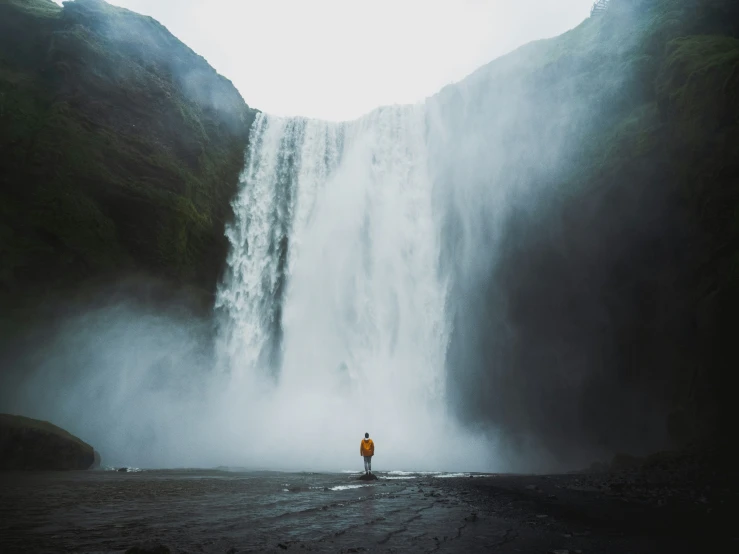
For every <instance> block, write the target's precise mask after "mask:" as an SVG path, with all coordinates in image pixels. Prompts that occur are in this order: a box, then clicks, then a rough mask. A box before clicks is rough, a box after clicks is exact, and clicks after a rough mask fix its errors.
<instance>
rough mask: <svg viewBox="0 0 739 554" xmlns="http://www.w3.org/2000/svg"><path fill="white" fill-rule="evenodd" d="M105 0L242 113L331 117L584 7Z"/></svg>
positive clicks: (481, 57)
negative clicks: (187, 58) (230, 96)
mask: <svg viewBox="0 0 739 554" xmlns="http://www.w3.org/2000/svg"><path fill="white" fill-rule="evenodd" d="M58 1H59V3H61V0H58ZM109 1H110V3H111V4H116V5H118V6H123V7H125V8H128V9H130V10H133V11H136V12H139V13H143V14H146V15H150V16H152V17H154V18H155V19H157V20H158V21H159V22H161V23H162V24H163V25H165V26H166V27H167V28H168V29H169V30H170V31H171V32H172V33H173V34H174V35H176V36H177V37H178V38H179V39H180V40H182V41H183V42H184V43H185V44H187V45H188V46H190V47H191V48H192V49H193V50H195V52H197V53H198V54H201V55H202V56H203V57H205V58H206V59H207V60H208V62H209V63H210V64H211V65H212V66H213V67H215V68H216V69H217V70H218V72H219V73H221V74H223V75H225V76H226V77H228V78H229V79H231V81H233V83H234V84H235V85H236V87H237V88H238V89H239V91H240V92H241V95H242V96H243V97H244V99H245V100H246V102H247V103H248V104H249V105H250V106H252V107H255V108H259V109H260V110H263V111H266V112H269V113H273V114H280V115H306V116H310V117H318V118H323V119H332V120H341V119H351V118H355V117H358V116H360V115H362V114H363V113H366V112H368V111H369V110H371V109H372V108H375V107H377V106H379V105H384V104H400V103H409V102H415V101H418V100H422V99H423V98H425V97H426V96H429V95H431V94H433V93H435V92H436V91H438V90H439V89H440V88H441V87H443V86H444V85H445V84H447V83H450V82H453V81H458V80H460V79H461V78H463V77H464V76H465V75H467V74H469V73H470V72H472V71H473V70H474V69H476V68H477V67H479V66H480V65H482V64H484V63H486V62H488V61H490V60H492V59H494V58H496V57H498V56H500V55H502V54H505V53H506V52H509V51H510V50H512V49H514V48H515V47H517V46H520V45H522V44H525V43H526V42H529V41H531V40H535V39H538V38H545V37H550V36H555V35H558V34H560V33H562V32H564V31H566V30H568V29H571V28H572V27H574V26H576V25H577V24H578V23H580V22H581V21H582V20H583V19H585V18H586V17H587V16H588V15H589V9H590V6H591V4H592V2H593V0H371V1H370V0H109Z"/></svg>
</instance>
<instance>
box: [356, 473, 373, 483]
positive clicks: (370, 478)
mask: <svg viewBox="0 0 739 554" xmlns="http://www.w3.org/2000/svg"><path fill="white" fill-rule="evenodd" d="M357 480H358V481H377V475H375V474H374V473H365V474H363V475H360V476H359V477H357Z"/></svg>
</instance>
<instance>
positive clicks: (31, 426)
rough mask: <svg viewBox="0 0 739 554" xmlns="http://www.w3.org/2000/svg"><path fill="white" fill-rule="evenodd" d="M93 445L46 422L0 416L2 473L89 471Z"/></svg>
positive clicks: (5, 415) (0, 461) (0, 465)
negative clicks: (9, 471) (12, 471)
mask: <svg viewBox="0 0 739 554" xmlns="http://www.w3.org/2000/svg"><path fill="white" fill-rule="evenodd" d="M94 462H95V451H94V450H93V448H92V446H90V445H89V444H87V443H86V442H84V441H82V440H81V439H79V438H77V437H75V436H74V435H72V434H70V433H68V432H67V431H65V430H64V429H61V428H60V427H57V426H56V425H52V424H51V423H49V422H47V421H41V420H38V419H31V418H28V417H23V416H15V415H9V414H0V470H68V469H89V468H90V467H92V466H93V464H94Z"/></svg>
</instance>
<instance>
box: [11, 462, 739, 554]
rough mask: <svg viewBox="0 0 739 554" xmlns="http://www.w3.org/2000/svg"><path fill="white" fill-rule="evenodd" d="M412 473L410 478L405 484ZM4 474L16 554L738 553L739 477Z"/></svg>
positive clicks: (705, 472)
mask: <svg viewBox="0 0 739 554" xmlns="http://www.w3.org/2000/svg"><path fill="white" fill-rule="evenodd" d="M396 473H398V472H396ZM378 475H379V479H378V480H377V481H373V482H371V483H364V482H360V481H359V480H358V479H357V476H356V475H353V476H348V475H346V474H344V475H342V474H311V473H303V474H280V473H275V472H270V473H263V474H255V473H232V472H224V471H213V470H211V471H200V470H198V471H183V470H180V471H152V472H146V471H144V472H138V471H133V472H126V473H121V472H118V471H110V472H105V471H96V472H71V473H70V472H67V473H64V474H59V473H38V474H34V473H24V474H22V475H21V474H17V473H6V474H4V475H3V474H0V522H2V523H0V550H1V551H2V552H67V551H70V552H71V551H74V552H120V553H123V552H128V553H131V554H133V553H139V554H141V553H160V554H166V553H168V552H172V553H175V552H214V553H215V552H219V553H231V554H233V553H236V552H285V551H293V552H305V551H311V552H503V553H508V552H510V553H513V552H532V553H542V554H547V553H552V554H577V553H585V554H590V553H596V552H599V553H600V552H602V553H626V552H630V553H645V554H646V553H654V552H666V553H674V552H709V551H710V552H730V551H735V550H736V549H737V547H738V546H739V532H737V530H736V526H734V525H732V519H731V515H732V513H733V511H734V510H733V506H735V503H736V500H737V498H736V490H737V489H736V486H735V485H736V475H735V473H734V474H732V473H731V472H724V471H712V470H709V469H707V468H706V467H705V466H704V465H702V464H700V463H698V462H697V461H695V460H693V461H690V460H687V461H686V460H682V461H681V462H680V463H678V464H675V463H673V464H672V465H670V464H666V463H663V464H661V465H653V466H650V467H647V468H645V467H643V466H642V467H639V468H633V469H631V470H628V471H620V472H613V473H605V472H604V473H580V474H569V475H538V476H532V475H484V476H482V475H472V476H469V475H467V476H464V477H453V476H448V475H447V476H443V477H446V478H442V476H440V475H427V474H426V475H424V474H406V473H403V474H401V475H397V474H392V473H388V474H384V473H382V472H380V473H379V474H378Z"/></svg>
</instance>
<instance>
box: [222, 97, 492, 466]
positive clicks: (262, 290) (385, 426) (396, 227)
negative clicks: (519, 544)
mask: <svg viewBox="0 0 739 554" xmlns="http://www.w3.org/2000/svg"><path fill="white" fill-rule="evenodd" d="M428 163H429V160H428V156H427V147H426V110H425V107H424V106H422V105H416V106H396V107H385V108H380V109H378V110H375V111H374V112H372V113H370V114H369V115H367V116H365V117H363V118H361V119H359V120H357V121H354V122H350V123H340V124H338V123H328V122H322V121H315V120H308V119H285V118H278V117H272V116H269V115H265V114H261V115H260V116H259V117H258V118H257V121H256V122H255V124H254V127H253V130H252V137H251V146H250V150H249V153H248V156H247V167H246V169H245V172H244V176H243V181H242V190H241V192H240V194H239V196H238V198H237V199H236V200H235V202H234V210H235V221H234V223H233V224H232V225H231V226H230V227H229V229H228V231H227V233H228V238H229V240H230V241H231V253H230V256H229V259H228V268H229V269H228V273H227V275H226V278H225V279H224V282H223V284H222V286H221V288H220V291H219V294H218V298H217V308H218V309H219V311H220V312H221V315H222V329H221V330H222V332H221V352H222V353H223V354H224V355H225V361H226V363H227V364H228V367H229V369H230V373H231V379H232V382H231V385H230V390H231V393H232V394H233V395H234V400H233V401H235V402H236V401H241V402H248V403H249V404H250V405H251V406H252V410H251V411H250V413H252V414H254V413H259V414H260V422H259V424H258V427H259V429H260V430H259V431H258V430H257V429H255V428H254V422H253V421H252V422H250V423H247V424H246V426H247V427H248V426H250V425H251V426H252V430H251V432H247V434H249V436H250V437H251V440H250V441H249V442H250V445H251V450H250V454H252V455H253V456H254V459H260V458H259V455H258V454H256V453H257V452H260V453H261V454H262V455H265V456H268V455H270V454H272V455H273V454H274V453H275V452H276V451H282V450H283V448H284V446H281V441H284V442H287V443H289V444H291V445H295V444H296V443H297V444H300V445H301V446H300V447H299V448H298V450H300V451H301V452H303V453H304V454H303V455H302V456H303V457H304V458H306V459H307V462H308V463H310V462H311V461H312V462H313V463H314V465H326V464H331V465H333V464H334V463H350V461H351V459H352V458H351V457H350V454H349V453H350V451H351V450H352V447H353V445H354V443H355V442H357V441H358V440H359V437H361V436H362V434H363V433H364V432H365V431H369V432H370V433H372V435H373V436H374V437H375V438H376V440H377V442H378V445H380V446H379V448H378V455H379V450H382V451H383V453H384V457H385V460H386V461H388V462H389V461H391V460H392V461H394V463H396V464H404V465H411V464H412V465H413V467H414V468H415V469H420V468H425V469H459V468H460V466H461V465H464V468H465V469H470V467H469V464H470V457H469V454H470V448H474V449H476V450H478V449H479V450H480V451H479V452H477V455H476V456H475V458H476V459H478V460H480V459H481V457H482V456H481V452H482V449H483V446H482V445H478V444H472V439H471V438H469V437H466V435H464V434H463V433H461V432H460V431H459V430H458V429H455V428H454V425H453V424H452V422H451V421H450V420H449V418H447V416H446V402H445V397H444V396H445V392H444V391H445V380H446V377H445V351H446V345H447V336H448V331H449V329H448V323H447V322H448V321H449V318H448V316H447V314H446V313H445V302H446V295H447V284H446V282H445V278H444V276H443V274H442V272H441V271H440V263H439V262H440V260H439V255H440V225H439V224H438V221H437V220H438V219H439V218H438V217H437V215H436V214H435V213H434V206H433V201H432V197H433V196H432V187H433V185H432V180H431V179H430V177H429V172H428ZM236 398H239V399H240V400H236ZM256 406H259V408H256ZM265 434H266V435H268V436H269V439H266V438H265V436H264V435H265ZM419 441H420V443H419ZM427 441H431V442H432V443H434V444H435V446H421V445H422V444H426V443H427ZM437 441H438V442H439V444H436V442H437ZM289 452H290V450H289V449H287V450H285V454H284V455H285V456H289V455H290V454H289ZM357 455H358V454H357ZM378 460H379V458H378ZM441 465H444V466H448V467H441Z"/></svg>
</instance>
